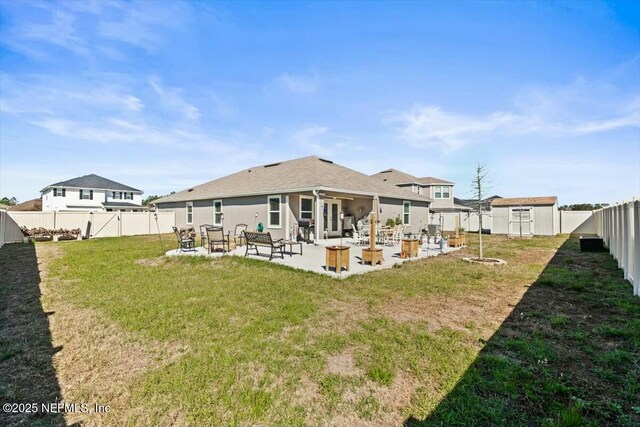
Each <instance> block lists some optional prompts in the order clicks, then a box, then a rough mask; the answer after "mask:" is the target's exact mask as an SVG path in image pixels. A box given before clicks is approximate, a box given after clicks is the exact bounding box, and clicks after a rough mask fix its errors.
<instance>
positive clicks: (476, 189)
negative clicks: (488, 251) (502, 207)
mask: <svg viewBox="0 0 640 427" xmlns="http://www.w3.org/2000/svg"><path fill="white" fill-rule="evenodd" d="M485 166H486V165H481V164H480V163H478V166H477V167H476V171H475V174H474V176H473V181H471V194H472V195H473V198H474V199H476V200H477V201H478V237H479V240H480V254H479V257H478V258H479V259H483V253H482V201H483V199H484V196H485V193H486V191H487V189H486V178H487V172H486V171H485Z"/></svg>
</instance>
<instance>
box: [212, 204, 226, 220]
mask: <svg viewBox="0 0 640 427" xmlns="http://www.w3.org/2000/svg"><path fill="white" fill-rule="evenodd" d="M217 202H220V212H219V213H220V215H221V217H220V222H216V213H218V212H216V203H217ZM223 206H224V204H223V203H222V199H215V200H214V201H213V225H222V217H223V216H224V210H223Z"/></svg>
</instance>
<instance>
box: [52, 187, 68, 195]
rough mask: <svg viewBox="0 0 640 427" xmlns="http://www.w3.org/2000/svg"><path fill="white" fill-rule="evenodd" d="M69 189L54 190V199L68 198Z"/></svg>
mask: <svg viewBox="0 0 640 427" xmlns="http://www.w3.org/2000/svg"><path fill="white" fill-rule="evenodd" d="M66 195H67V189H66V188H54V189H53V197H66Z"/></svg>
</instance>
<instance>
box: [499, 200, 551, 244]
mask: <svg viewBox="0 0 640 427" xmlns="http://www.w3.org/2000/svg"><path fill="white" fill-rule="evenodd" d="M491 216H492V219H493V224H492V228H491V233H492V234H509V235H516V236H519V235H522V236H555V235H556V234H558V233H559V232H560V215H559V213H558V198H557V197H556V196H546V197H515V198H501V199H495V200H493V201H492V202H491Z"/></svg>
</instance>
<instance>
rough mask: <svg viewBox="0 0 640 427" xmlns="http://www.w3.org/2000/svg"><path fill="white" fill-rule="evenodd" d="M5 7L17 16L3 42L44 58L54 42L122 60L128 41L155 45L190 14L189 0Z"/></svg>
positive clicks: (14, 4) (2, 32) (150, 47)
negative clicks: (185, 2) (184, 2)
mask: <svg viewBox="0 0 640 427" xmlns="http://www.w3.org/2000/svg"><path fill="white" fill-rule="evenodd" d="M4 8H5V10H6V11H7V12H8V13H7V15H8V16H11V18H12V19H9V20H7V22H8V23H7V24H6V25H3V27H2V28H1V29H0V43H2V44H3V45H5V46H6V47H8V48H9V49H12V50H14V51H16V52H19V53H21V54H23V55H26V56H28V57H30V58H33V59H36V60H41V61H42V60H46V59H49V58H52V57H53V55H54V54H55V53H53V52H51V51H50V49H49V48H50V47H51V46H52V45H53V46H56V47H59V48H62V49H66V50H68V51H69V52H72V53H73V54H75V55H77V56H80V57H83V58H86V59H94V57H96V56H105V57H107V58H109V59H116V60H122V59H124V58H125V56H126V55H125V54H124V50H122V49H119V47H123V45H125V46H133V47H137V48H142V49H145V50H147V51H152V50H154V49H155V48H157V46H158V45H159V44H160V43H161V41H162V39H163V38H164V37H166V32H167V29H179V28H180V26H181V25H182V24H183V23H184V22H185V20H186V18H187V16H188V6H187V5H185V4H183V3H178V2H170V1H163V2H160V3H154V2H126V1H115V0H114V1H108V2H106V1H103V2H88V1H70V2H59V3H58V2H56V3H53V2H41V3H26V2H9V3H7V4H6V5H4Z"/></svg>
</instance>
